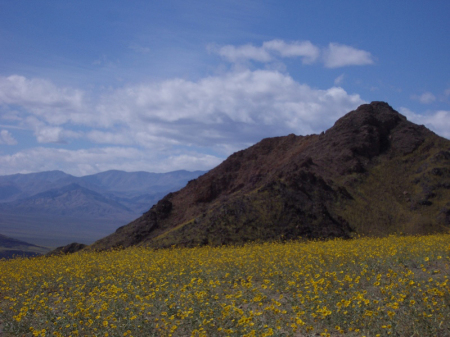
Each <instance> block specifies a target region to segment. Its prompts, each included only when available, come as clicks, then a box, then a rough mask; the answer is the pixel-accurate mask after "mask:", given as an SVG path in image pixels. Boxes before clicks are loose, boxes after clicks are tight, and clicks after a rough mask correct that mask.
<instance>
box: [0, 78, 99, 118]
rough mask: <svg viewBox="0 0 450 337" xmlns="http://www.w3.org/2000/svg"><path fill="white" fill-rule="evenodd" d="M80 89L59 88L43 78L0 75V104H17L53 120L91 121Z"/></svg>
mask: <svg viewBox="0 0 450 337" xmlns="http://www.w3.org/2000/svg"><path fill="white" fill-rule="evenodd" d="M84 96H85V95H84V93H83V91H81V90H77V89H71V88H61V87H58V86H56V85H55V84H53V83H52V82H50V81H47V80H44V79H27V78H25V77H24V76H19V75H12V76H9V77H1V76H0V106H6V105H10V106H20V107H21V108H24V109H26V110H27V111H28V112H29V113H32V114H34V115H36V116H39V117H42V118H44V119H45V120H46V121H47V122H49V123H52V124H64V123H67V122H74V123H84V122H87V123H89V122H94V121H95V116H92V115H90V114H89V113H88V112H87V111H86V109H85V108H86V102H85V97H84Z"/></svg>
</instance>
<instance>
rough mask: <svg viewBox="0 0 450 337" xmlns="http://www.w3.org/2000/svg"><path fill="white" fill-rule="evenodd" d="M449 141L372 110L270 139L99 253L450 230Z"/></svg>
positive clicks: (171, 199)
mask: <svg viewBox="0 0 450 337" xmlns="http://www.w3.org/2000/svg"><path fill="white" fill-rule="evenodd" d="M449 228H450V141H448V140H446V139H444V138H441V137H439V136H437V135H436V134H434V133H433V132H431V131H430V130H428V129H427V128H425V127H424V126H420V125H416V124H413V123H411V122H409V121H407V119H406V118H405V117H404V116H403V115H401V114H399V113H398V112H397V111H395V110H393V109H392V108H391V107H390V106H389V105H388V104H387V103H383V102H372V103H371V104H364V105H362V106H360V107H359V108H358V109H357V110H355V111H351V112H349V113H348V114H347V115H345V116H344V117H342V118H340V119H339V120H338V121H337V122H336V123H335V125H334V126H333V127H332V128H330V129H329V130H327V131H326V132H324V133H322V134H320V135H309V136H295V135H288V136H285V137H276V138H268V139H263V140H262V141H261V142H259V143H257V144H255V145H254V146H252V147H250V148H248V149H246V150H243V151H239V152H237V153H234V154H233V155H231V156H230V157H229V158H228V159H227V160H225V161H224V162H223V163H222V164H221V165H219V166H217V167H216V168H215V169H213V170H211V171H209V172H208V173H206V174H204V175H203V176H201V177H199V178H198V179H195V180H193V181H190V182H189V183H188V185H187V186H186V187H185V188H183V189H181V190H180V191H178V192H175V193H170V194H168V195H167V196H165V197H164V198H163V199H162V200H160V201H159V202H158V203H157V204H156V205H154V206H153V207H152V208H151V209H150V210H149V211H148V212H146V213H145V214H144V215H143V216H142V217H140V218H138V219H137V220H135V221H133V222H131V223H130V224H128V225H126V226H123V227H121V228H119V229H117V231H116V232H115V233H113V234H111V235H109V236H108V237H105V238H103V239H101V240H99V241H97V242H96V243H95V244H93V245H92V246H91V247H90V248H93V249H105V248H110V247H116V246H124V247H127V246H131V245H138V244H141V245H149V246H152V247H168V246H171V245H184V246H194V245H198V244H212V245H220V244H229V243H242V242H246V241H253V240H272V239H280V238H283V239H294V238H298V237H304V238H329V237H344V238H345V237H350V236H351V235H352V233H355V232H356V233H360V234H373V235H386V234H389V233H394V232H404V233H408V234H418V233H421V234H423V233H431V232H439V231H447V230H448V229H449Z"/></svg>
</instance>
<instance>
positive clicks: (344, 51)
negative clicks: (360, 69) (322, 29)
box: [323, 43, 374, 68]
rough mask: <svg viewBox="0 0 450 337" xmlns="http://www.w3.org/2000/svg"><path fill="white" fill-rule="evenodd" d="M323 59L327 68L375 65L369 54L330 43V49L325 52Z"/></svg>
mask: <svg viewBox="0 0 450 337" xmlns="http://www.w3.org/2000/svg"><path fill="white" fill-rule="evenodd" d="M323 57H324V62H325V67H327V68H339V67H345V66H361V65H366V64H373V63H374V60H373V57H372V55H371V54H370V53H369V52H367V51H365V50H360V49H356V48H353V47H350V46H346V45H343V44H339V43H330V44H329V45H328V48H326V49H325V50H324V54H323Z"/></svg>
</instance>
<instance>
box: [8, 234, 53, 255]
mask: <svg viewBox="0 0 450 337" xmlns="http://www.w3.org/2000/svg"><path fill="white" fill-rule="evenodd" d="M48 252H49V249H48V248H45V247H40V246H36V245H33V244H31V243H28V242H25V241H21V240H17V239H14V238H10V237H8V236H5V235H2V234H0V259H3V258H6V259H9V258H12V257H14V256H37V255H41V254H45V253H48Z"/></svg>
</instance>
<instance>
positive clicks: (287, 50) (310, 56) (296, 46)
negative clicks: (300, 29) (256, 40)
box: [262, 40, 320, 64]
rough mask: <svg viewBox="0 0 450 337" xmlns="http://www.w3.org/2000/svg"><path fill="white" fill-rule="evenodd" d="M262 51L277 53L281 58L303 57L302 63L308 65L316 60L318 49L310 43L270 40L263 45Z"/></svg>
mask: <svg viewBox="0 0 450 337" xmlns="http://www.w3.org/2000/svg"><path fill="white" fill-rule="evenodd" d="M262 48H263V49H266V50H274V51H277V52H278V53H279V54H280V55H281V56H282V57H296V56H301V57H303V60H302V61H303V63H306V64H310V63H313V62H314V61H316V60H317V58H318V57H319V54H320V49H319V48H318V47H316V46H314V45H313V44H312V43H311V42H310V41H295V42H292V43H286V42H284V41H283V40H272V41H267V42H264V43H263V46H262Z"/></svg>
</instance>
